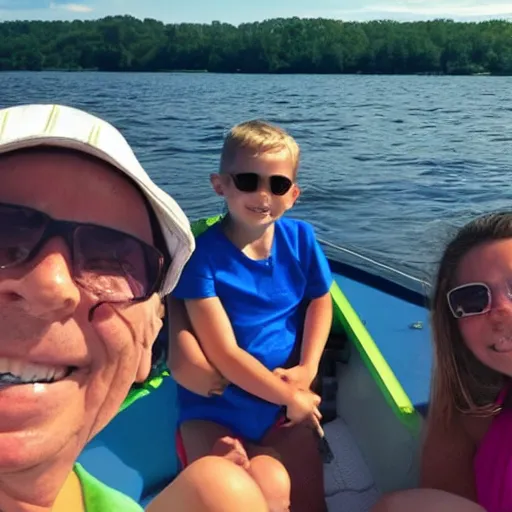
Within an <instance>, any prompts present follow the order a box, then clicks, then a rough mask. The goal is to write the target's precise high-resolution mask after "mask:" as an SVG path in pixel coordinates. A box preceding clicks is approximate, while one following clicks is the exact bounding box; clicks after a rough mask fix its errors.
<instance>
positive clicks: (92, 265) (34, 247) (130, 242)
mask: <svg viewBox="0 0 512 512" xmlns="http://www.w3.org/2000/svg"><path fill="white" fill-rule="evenodd" d="M53 237H61V238H63V239H64V240H65V241H66V243H67V245H68V247H69V250H70V254H71V263H72V274H73V278H74V280H75V282H76V283H77V284H78V285H80V287H82V288H83V289H85V290H87V291H88V292H90V293H92V294H93V295H94V296H96V297H97V298H98V301H100V302H135V301H142V300H145V299H147V298H149V297H150V296H151V295H152V294H153V293H155V292H157V291H158V290H159V288H160V285H161V281H162V274H163V266H164V257H163V255H162V254H161V253H160V251H159V250H158V249H156V248H155V247H153V246H151V245H149V244H147V243H145V242H143V241H142V240H139V239H138V238H136V237H134V236H131V235H128V234H127V233H123V232H121V231H117V230H115V229H110V228H107V227H103V226H98V225H95V224H87V223H82V222H71V221H64V220H55V219H52V218H51V217H50V216H49V215H47V214H46V213H43V212H40V211H38V210H34V209H32V208H28V207H26V206H18V205H12V204H4V203H0V272H1V270H3V269H10V268H14V267H17V266H18V265H21V264H23V263H27V262H29V261H30V260H31V259H32V258H34V257H35V256H36V255H37V253H38V252H39V251H40V249H41V248H42V247H43V246H44V244H45V243H46V242H47V241H48V240H49V239H50V238H53Z"/></svg>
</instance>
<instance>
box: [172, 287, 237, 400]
mask: <svg viewBox="0 0 512 512" xmlns="http://www.w3.org/2000/svg"><path fill="white" fill-rule="evenodd" d="M167 300H168V308H167V309H168V311H169V313H168V314H169V355H168V357H167V366H168V367H169V370H170V372H171V375H172V377H173V378H174V380H175V381H176V382H177V383H178V384H181V385H182V386H183V387H184V388H187V389H189V390H190V391H193V392H194V393H197V394H198V395H203V396H211V395H214V394H222V392H223V390H224V388H225V387H226V385H227V384H229V383H228V382H227V381H226V379H224V377H223V376H222V375H221V374H220V373H219V372H218V371H217V369H216V368H215V367H214V366H213V365H212V364H211V363H210V361H208V359H206V356H205V355H204V352H203V350H202V349H201V347H200V345H199V342H198V340H197V338H196V336H195V333H194V330H193V329H192V325H190V321H189V319H188V315H187V311H186V309H185V304H184V303H183V301H182V300H178V299H175V298H173V297H169V298H168V299H167Z"/></svg>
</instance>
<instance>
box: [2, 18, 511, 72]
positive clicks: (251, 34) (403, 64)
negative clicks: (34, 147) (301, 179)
mask: <svg viewBox="0 0 512 512" xmlns="http://www.w3.org/2000/svg"><path fill="white" fill-rule="evenodd" d="M47 69H52V70H53V69H63V70H99V71H173V70H174V71H176V70H188V71H210V72H224V73H236V72H239V73H386V74H418V73H420V74H421V73H425V74H427V73H428V74H479V73H490V74H503V75H507V74H512V23H509V22H507V21H501V20H494V21H486V22H480V23H462V22H454V21H451V20H433V21H425V22H407V23H404V22H395V21H369V22H343V21H339V20H329V19H299V18H286V19H282V18H279V19H272V20H266V21H263V22H257V23H243V24H241V25H239V26H233V25H230V24H227V23H221V22H218V21H214V22H212V23H211V24H195V23H179V24H164V23H162V22H160V21H157V20H154V19H144V20H139V19H137V18H134V17H131V16H113V17H107V18H102V19H99V20H94V21H79V20H76V21H71V22H68V21H14V22H2V23H0V70H4V71H5V70H36V71H37V70H47Z"/></svg>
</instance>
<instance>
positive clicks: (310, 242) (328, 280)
mask: <svg viewBox="0 0 512 512" xmlns="http://www.w3.org/2000/svg"><path fill="white" fill-rule="evenodd" d="M301 227H302V231H301V232H300V235H299V236H300V237H301V240H302V249H301V251H302V252H301V260H302V261H304V262H305V265H306V275H307V285H306V290H305V297H304V298H305V299H306V300H309V305H308V307H307V310H306V315H305V318H304V332H303V335H302V345H301V357H300V362H299V364H298V365H297V366H294V367H292V368H288V369H283V368H276V370H274V373H275V374H276V375H278V376H279V377H281V378H282V379H283V380H285V381H287V382H291V383H294V384H296V385H297V386H298V387H299V388H301V389H309V388H310V387H311V383H312V382H313V380H314V378H315V377H316V374H317V373H318V366H319V364H320V358H321V357H322V353H323V351H324V348H325V344H326V343H327V338H328V337H329V332H330V330H331V325H332V314H333V311H332V298H331V294H330V289H331V285H332V282H333V277H332V273H331V269H330V267H329V263H328V261H327V258H326V257H325V254H324V253H323V251H322V249H321V247H320V245H319V244H318V242H317V240H316V237H315V232H314V230H313V227H312V226H311V225H310V224H308V223H302V226H301Z"/></svg>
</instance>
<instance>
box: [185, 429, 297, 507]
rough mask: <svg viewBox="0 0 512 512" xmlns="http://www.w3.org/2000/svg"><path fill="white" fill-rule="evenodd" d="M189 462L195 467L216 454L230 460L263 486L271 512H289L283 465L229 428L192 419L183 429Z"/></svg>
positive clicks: (286, 475)
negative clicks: (242, 441)
mask: <svg viewBox="0 0 512 512" xmlns="http://www.w3.org/2000/svg"><path fill="white" fill-rule="evenodd" d="M180 432H181V437H182V441H183V446H184V448H185V453H186V457H187V463H188V464H192V463H193V462H195V461H197V460H198V459H201V458H203V457H206V456H210V455H216V456H220V457H223V458H225V459H228V460H230V461H232V462H234V463H235V464H237V465H238V466H241V467H243V468H244V469H246V470H247V472H248V474H249V475H250V476H251V477H252V478H253V480H254V481H255V483H256V484H257V485H258V486H259V487H260V489H261V491H262V493H263V496H264V497H265V499H266V501H267V503H268V506H269V510H270V512H287V511H288V510H289V505H290V480H289V477H288V473H287V471H286V469H285V468H284V466H283V465H282V464H281V463H280V462H279V461H278V459H277V458H276V457H273V456H271V455H270V453H272V454H273V455H275V452H273V451H272V450H271V449H269V448H268V447H256V446H255V445H251V444H248V447H249V449H250V450H251V460H249V457H248V454H247V452H246V449H245V448H244V446H243V445H242V443H241V442H240V441H239V440H238V439H237V438H235V437H234V435H233V433H232V432H231V431H230V430H229V429H228V428H226V427H224V426H222V425H219V424H217V423H214V422H212V421H204V420H192V421H187V422H184V423H183V424H182V425H181V427H180Z"/></svg>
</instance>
